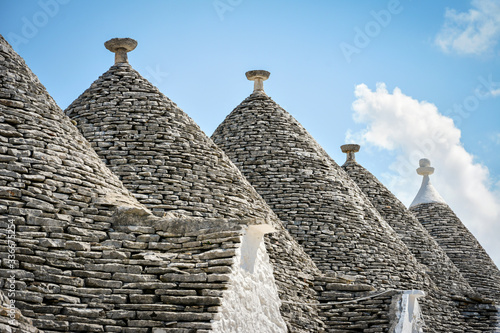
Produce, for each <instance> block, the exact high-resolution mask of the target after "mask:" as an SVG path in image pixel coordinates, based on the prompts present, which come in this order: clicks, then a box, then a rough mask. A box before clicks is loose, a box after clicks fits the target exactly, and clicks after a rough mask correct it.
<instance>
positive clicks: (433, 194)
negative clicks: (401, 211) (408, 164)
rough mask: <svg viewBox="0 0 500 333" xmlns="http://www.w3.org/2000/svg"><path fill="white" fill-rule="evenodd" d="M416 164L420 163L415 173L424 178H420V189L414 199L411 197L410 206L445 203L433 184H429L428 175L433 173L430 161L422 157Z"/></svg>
mask: <svg viewBox="0 0 500 333" xmlns="http://www.w3.org/2000/svg"><path fill="white" fill-rule="evenodd" d="M418 164H419V165H420V168H418V169H417V173H418V174H419V175H421V176H424V178H423V179H422V185H421V186H420V190H419V191H418V193H417V196H416V197H415V199H413V202H412V203H411V205H410V207H414V206H416V205H419V204H423V203H446V202H445V201H444V199H443V197H441V196H440V195H439V193H438V191H436V189H435V188H434V186H432V184H431V180H430V178H429V176H430V175H432V174H433V173H434V168H433V167H431V161H430V160H429V159H427V158H422V159H421V160H420V161H419V162H418Z"/></svg>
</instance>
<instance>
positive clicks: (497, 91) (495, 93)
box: [490, 88, 500, 97]
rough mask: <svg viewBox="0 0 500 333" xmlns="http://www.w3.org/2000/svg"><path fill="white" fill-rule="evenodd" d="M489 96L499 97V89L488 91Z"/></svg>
mask: <svg viewBox="0 0 500 333" xmlns="http://www.w3.org/2000/svg"><path fill="white" fill-rule="evenodd" d="M490 94H491V95H492V96H494V97H496V96H500V88H499V89H495V90H492V91H490Z"/></svg>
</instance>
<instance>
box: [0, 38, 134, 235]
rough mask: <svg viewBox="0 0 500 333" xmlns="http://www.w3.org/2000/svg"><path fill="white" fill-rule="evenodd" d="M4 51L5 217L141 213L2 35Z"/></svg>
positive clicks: (0, 136) (28, 220)
mask: <svg viewBox="0 0 500 333" xmlns="http://www.w3.org/2000/svg"><path fill="white" fill-rule="evenodd" d="M0 51H1V53H2V54H1V58H0V61H1V77H0V79H1V81H0V84H1V86H0V87H1V90H0V109H1V113H0V140H1V141H2V144H1V146H0V154H2V159H1V163H2V170H1V171H2V179H1V184H2V185H3V186H2V188H1V191H0V193H1V198H3V200H4V204H5V205H6V207H7V209H6V210H5V211H3V212H2V213H7V214H9V215H7V216H5V215H4V216H3V218H4V219H6V218H7V219H10V218H12V219H14V220H15V221H16V222H19V223H21V224H28V225H34V226H36V225H44V224H45V223H47V224H50V221H52V222H53V223H59V222H60V223H62V224H64V225H67V224H68V222H69V221H71V222H73V223H82V224H85V223H88V222H90V221H92V220H97V221H99V220H101V221H105V220H106V216H107V214H108V213H106V212H104V210H108V208H106V209H103V212H101V211H99V210H95V208H92V209H91V207H97V206H99V205H101V206H108V207H109V206H118V205H129V206H132V207H137V208H139V209H141V207H142V206H141V205H140V204H139V203H138V202H137V200H136V199H135V198H134V197H133V196H131V195H130V193H129V192H128V191H127V190H126V189H125V188H124V187H123V185H122V183H121V182H120V181H119V179H118V177H116V176H115V175H114V174H113V173H112V172H111V171H110V170H109V169H108V168H107V167H106V166H105V164H104V163H102V161H101V160H100V158H99V157H98V156H97V154H96V153H95V152H94V151H93V150H92V148H91V147H90V144H89V143H88V142H87V141H86V140H85V138H84V137H83V136H82V135H81V134H80V132H79V131H78V129H77V128H76V127H75V126H74V125H73V124H72V123H71V120H70V119H69V118H68V117H66V116H65V115H64V113H63V112H62V110H61V109H60V108H59V107H58V106H57V104H56V103H55V102H54V100H53V99H52V97H50V95H49V94H48V93H47V91H46V90H45V87H44V86H43V85H42V84H41V83H40V82H39V81H38V78H37V77H36V76H35V75H34V74H33V73H32V72H31V70H30V69H29V68H28V67H27V66H26V64H25V63H24V60H23V59H22V58H21V57H19V55H17V53H15V52H14V51H13V50H12V48H11V47H10V45H9V44H8V43H7V41H6V40H5V39H4V38H3V37H2V36H1V35H0ZM4 207H5V206H4ZM97 215H103V217H101V218H98V217H97Z"/></svg>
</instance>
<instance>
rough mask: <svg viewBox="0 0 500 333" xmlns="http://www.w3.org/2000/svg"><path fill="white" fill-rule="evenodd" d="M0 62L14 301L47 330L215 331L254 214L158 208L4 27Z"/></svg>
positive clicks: (1, 200)
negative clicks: (195, 214) (241, 219)
mask: <svg viewBox="0 0 500 333" xmlns="http://www.w3.org/2000/svg"><path fill="white" fill-rule="evenodd" d="M0 72H1V76H0V78H1V81H0V110H1V113H0V141H1V143H2V145H1V146H0V159H1V162H0V211H1V213H2V217H1V220H0V224H1V226H2V230H7V227H8V226H9V225H11V224H12V223H13V224H14V225H15V226H16V233H15V239H14V241H15V244H16V247H15V248H16V253H15V261H14V263H13V264H12V266H13V267H11V266H10V265H11V263H9V262H8V261H7V260H2V267H1V268H0V276H1V277H2V280H1V287H3V288H7V286H6V283H5V280H6V278H10V277H11V276H12V275H14V280H15V296H14V297H13V299H14V300H15V301H16V303H15V304H16V308H18V309H19V310H21V311H22V314H23V315H24V316H26V317H29V318H32V322H33V325H34V326H36V327H37V328H39V329H43V330H44V331H45V332H49V333H50V332H60V331H65V332H68V331H69V332H74V333H76V332H104V331H106V332H130V333H132V332H144V333H150V332H152V331H153V332H157V333H165V332H184V331H189V332H207V331H208V330H209V328H210V325H211V322H212V321H213V320H214V319H216V313H217V309H218V305H219V304H220V303H221V302H222V300H223V293H222V292H221V291H222V290H225V289H226V287H227V281H229V280H230V274H231V271H232V263H233V261H234V260H233V259H234V256H235V251H237V249H238V248H239V246H240V245H239V244H240V239H241V237H240V236H241V234H242V232H243V228H244V227H245V223H240V224H236V225H235V223H229V222H227V221H225V220H224V221H222V222H219V223H217V225H221V226H222V227H219V228H218V229H217V228H214V227H213V226H211V224H210V223H211V222H209V221H205V220H203V221H201V222H200V221H198V222H196V223H194V222H193V221H185V222H184V223H183V225H187V226H189V225H191V227H192V228H193V230H183V229H182V228H180V227H179V223H178V222H176V221H172V220H167V219H159V218H157V217H154V216H153V215H151V214H149V213H148V211H147V209H146V208H145V207H143V206H142V205H141V204H139V203H138V202H137V201H136V200H135V199H134V198H133V197H132V196H131V195H130V194H129V192H128V191H127V190H126V189H125V188H124V187H123V185H122V184H121V182H120V181H119V180H118V178H117V177H116V176H114V175H113V174H112V173H111V171H110V170H109V169H108V168H106V166H105V165H104V163H102V162H101V160H100V159H99V157H98V156H97V154H96V153H95V152H94V151H93V150H92V149H91V148H90V144H89V143H88V142H87V141H86V140H85V139H84V138H83V136H82V135H81V134H80V132H78V130H77V129H76V127H75V126H74V125H73V124H72V123H71V121H70V119H69V118H67V117H66V116H65V115H64V114H63V112H62V110H60V109H59V108H58V107H57V105H56V104H55V102H54V101H53V100H52V98H51V97H50V96H49V95H48V93H47V92H46V90H45V88H44V87H43V86H42V85H41V84H40V82H39V81H38V80H37V78H36V76H34V74H33V73H32V72H31V71H30V70H29V68H28V67H27V66H26V65H25V64H24V61H23V60H22V59H21V58H20V57H19V56H18V55H17V54H16V53H15V52H14V51H13V50H12V48H11V47H10V45H8V43H7V42H6V41H5V40H4V39H3V37H1V36H0ZM207 223H208V224H209V225H210V231H208V230H207V229H206V228H204V226H205V225H206V224H207ZM142 224H144V225H142ZM212 224H213V223H212ZM0 246H1V248H2V254H6V253H8V251H7V250H8V239H7V235H6V234H5V233H2V234H0ZM4 258H5V259H6V258H7V257H6V256H5V257H4ZM9 283H10V282H9ZM9 288H10V286H9ZM26 332H28V331H26Z"/></svg>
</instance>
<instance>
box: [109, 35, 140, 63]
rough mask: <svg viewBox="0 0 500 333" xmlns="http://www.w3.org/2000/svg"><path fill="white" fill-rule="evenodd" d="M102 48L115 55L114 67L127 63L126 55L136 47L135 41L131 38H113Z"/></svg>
mask: <svg viewBox="0 0 500 333" xmlns="http://www.w3.org/2000/svg"><path fill="white" fill-rule="evenodd" d="M104 46H105V47H106V48H107V49H108V50H110V51H111V52H113V53H114V54H115V65H116V64H119V63H128V59H127V53H128V52H130V51H132V50H133V49H135V48H136V47H137V41H136V40H135V39H132V38H113V39H110V40H108V41H107V42H105V43H104Z"/></svg>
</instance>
